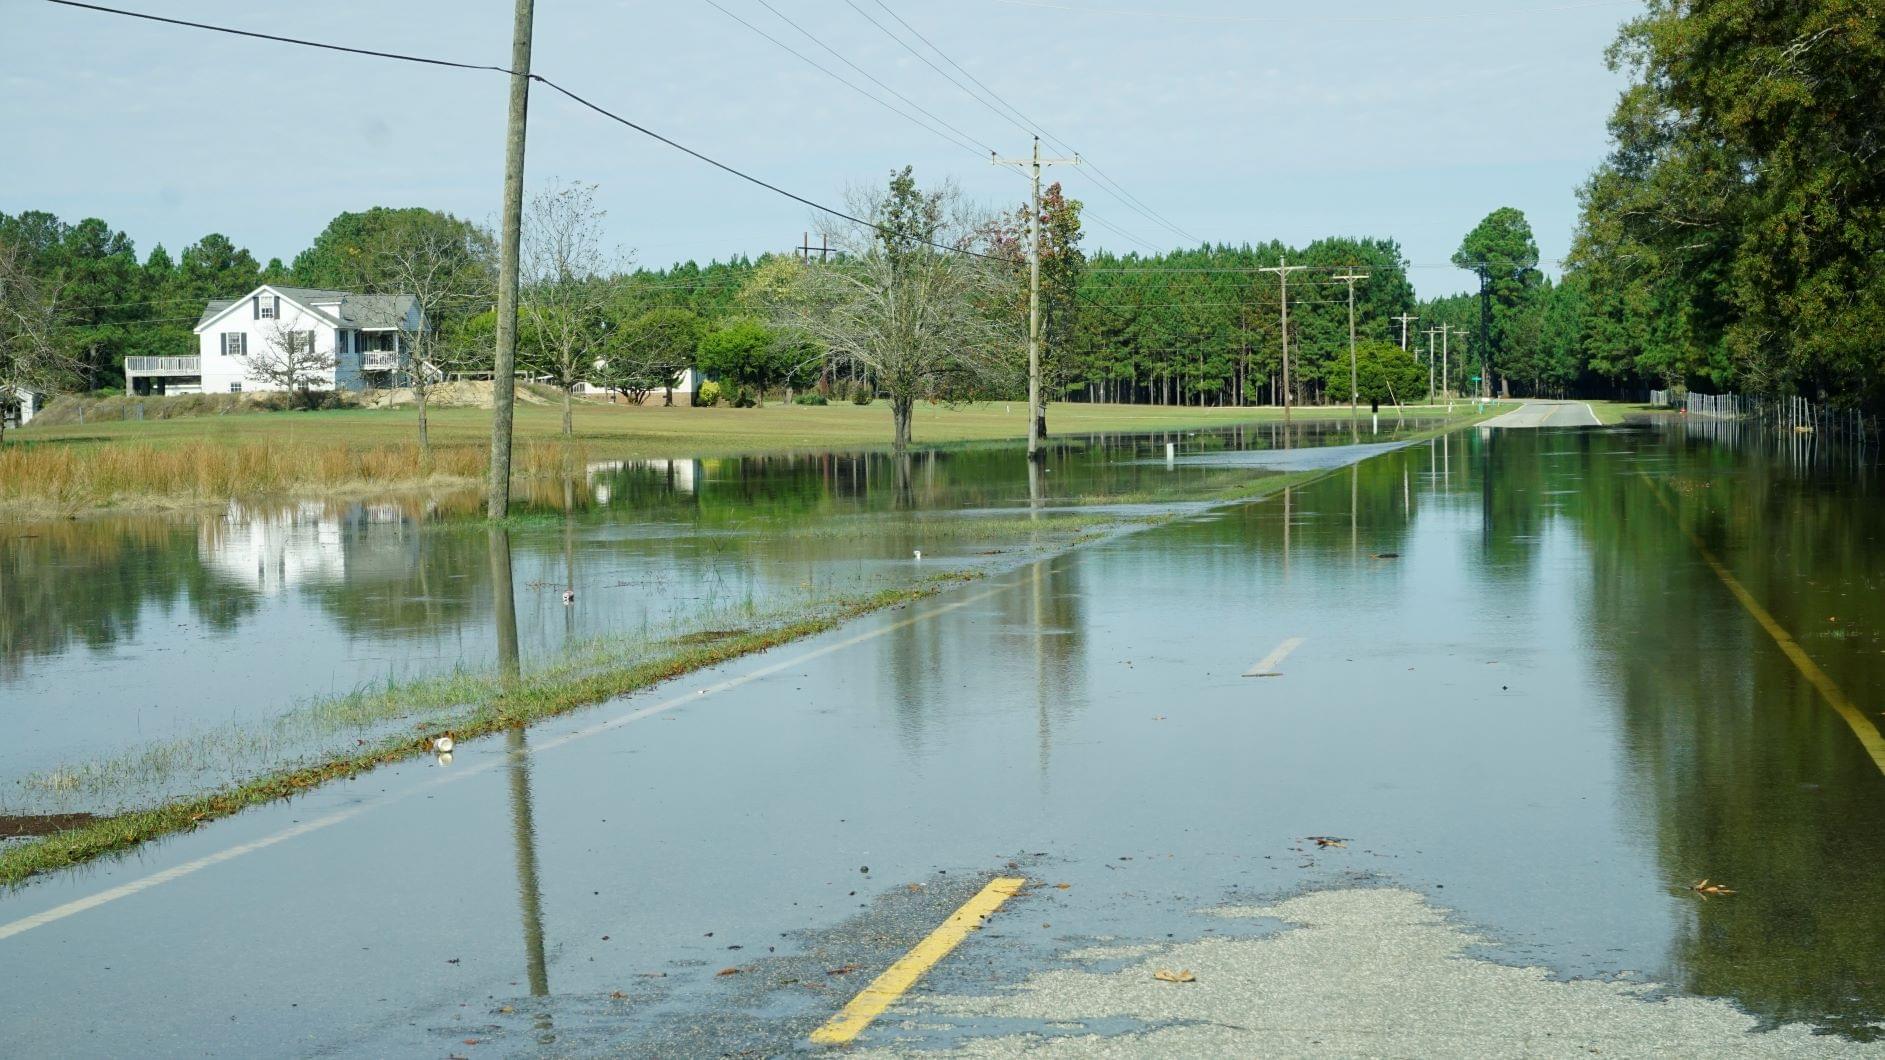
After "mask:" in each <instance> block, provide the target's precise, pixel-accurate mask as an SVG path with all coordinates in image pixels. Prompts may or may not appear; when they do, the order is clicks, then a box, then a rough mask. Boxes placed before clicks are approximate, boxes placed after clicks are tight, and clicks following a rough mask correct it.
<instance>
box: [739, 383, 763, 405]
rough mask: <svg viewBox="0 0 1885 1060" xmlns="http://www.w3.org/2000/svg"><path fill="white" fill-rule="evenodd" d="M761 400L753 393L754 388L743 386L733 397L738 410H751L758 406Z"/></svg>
mask: <svg viewBox="0 0 1885 1060" xmlns="http://www.w3.org/2000/svg"><path fill="white" fill-rule="evenodd" d="M759 400H760V399H759V396H758V395H757V394H754V393H753V388H752V387H747V386H743V387H741V388H740V389H739V391H738V392H736V393H735V394H734V395H733V407H734V408H736V409H750V408H753V407H754V406H756V405H758V404H759Z"/></svg>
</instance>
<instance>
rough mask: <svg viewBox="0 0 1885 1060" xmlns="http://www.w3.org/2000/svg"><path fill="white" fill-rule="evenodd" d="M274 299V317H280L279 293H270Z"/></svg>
mask: <svg viewBox="0 0 1885 1060" xmlns="http://www.w3.org/2000/svg"><path fill="white" fill-rule="evenodd" d="M270 297H272V298H274V299H275V319H276V320H280V319H281V295H278V294H277V295H271V296H270Z"/></svg>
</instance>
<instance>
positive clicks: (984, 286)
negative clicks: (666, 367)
mask: <svg viewBox="0 0 1885 1060" xmlns="http://www.w3.org/2000/svg"><path fill="white" fill-rule="evenodd" d="M849 205H850V207H851V214H852V215H853V216H856V217H860V218H864V219H866V220H868V221H869V222H870V225H869V226H862V225H859V226H853V227H850V228H845V229H842V230H840V231H838V232H837V233H835V236H836V238H835V240H834V242H835V243H836V245H837V246H838V247H839V249H840V255H839V258H838V260H837V261H834V262H830V263H827V264H823V265H820V266H818V267H816V268H807V269H805V270H803V272H802V274H801V284H802V286H801V287H800V290H799V293H798V294H796V295H795V296H794V297H791V298H789V299H785V300H782V301H781V302H780V303H779V304H778V306H777V308H776V309H775V311H774V313H775V315H774V319H775V321H777V322H779V323H780V324H781V325H782V326H784V327H788V328H791V329H793V330H794V331H797V332H800V333H802V334H807V335H809V336H811V339H812V341H810V342H807V343H803V344H802V346H803V348H804V349H805V350H806V351H807V353H808V354H809V355H811V356H822V355H823V351H824V350H827V349H828V350H831V351H833V352H834V353H836V354H837V355H839V356H842V357H844V358H847V359H848V360H850V361H852V362H853V363H855V364H857V365H859V366H860V367H862V368H863V369H865V370H866V371H867V372H868V373H869V374H870V376H871V378H872V379H874V380H875V381H876V384H877V386H878V387H880V388H881V389H882V390H883V391H884V392H885V393H886V394H887V395H888V396H889V398H890V412H891V421H892V430H893V432H894V433H893V439H894V444H895V446H896V448H897V449H898V450H900V451H901V450H903V449H906V448H908V446H909V443H910V423H911V416H912V413H913V412H914V410H915V407H916V401H917V399H918V398H930V399H932V400H950V399H953V398H956V397H958V396H962V395H965V394H971V393H978V392H980V393H986V392H987V391H988V390H989V389H992V388H997V387H1013V386H1014V384H1015V380H1016V366H1015V363H1014V362H1015V358H1014V356H1013V353H1014V350H1015V349H1017V342H1018V339H1019V334H1018V330H1017V328H1016V327H1015V326H1014V323H1013V321H1012V315H1011V314H1006V313H1002V312H1001V311H1000V307H1001V306H1002V304H1003V303H1004V302H1005V301H1006V300H1008V299H1009V298H1011V297H1012V293H1013V289H1012V287H1011V286H1009V284H1008V282H1007V280H1008V278H1007V277H1006V276H1005V275H1004V270H1002V269H1001V268H1000V267H999V266H998V265H994V264H991V262H990V261H989V260H988V259H987V258H986V257H984V256H983V255H982V253H981V252H980V251H979V250H977V248H978V246H981V245H985V244H984V243H983V241H982V239H981V234H982V233H983V232H984V231H985V230H986V227H985V224H984V222H983V221H982V219H980V218H977V217H974V216H972V215H970V213H969V212H968V211H967V210H966V209H965V208H964V207H963V206H962V204H961V201H960V196H959V194H958V193H957V192H956V191H955V189H954V188H953V187H951V186H948V185H945V186H943V187H942V188H939V189H937V190H935V191H928V192H926V191H923V190H922V189H920V188H918V187H917V186H916V183H915V180H914V179H913V178H912V176H911V171H910V169H909V167H907V166H906V167H905V168H904V169H903V170H902V171H901V172H897V173H892V174H891V178H890V183H889V186H888V187H887V188H886V189H884V190H883V191H874V190H860V191H858V192H856V193H854V194H853V195H852V197H851V202H850V203H849ZM972 250H975V251H976V252H975V253H966V252H968V251H972ZM702 352H703V354H704V353H705V352H706V351H705V348H704V347H703V350H702ZM1010 392H1012V391H1010Z"/></svg>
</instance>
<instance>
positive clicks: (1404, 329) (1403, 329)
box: [1388, 313, 1420, 352]
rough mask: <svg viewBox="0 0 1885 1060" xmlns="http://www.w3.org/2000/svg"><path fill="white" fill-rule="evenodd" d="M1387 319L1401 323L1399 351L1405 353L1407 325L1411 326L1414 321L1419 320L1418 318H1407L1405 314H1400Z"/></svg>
mask: <svg viewBox="0 0 1885 1060" xmlns="http://www.w3.org/2000/svg"><path fill="white" fill-rule="evenodd" d="M1388 319H1389V320H1398V321H1400V322H1401V350H1402V351H1403V352H1405V351H1406V349H1407V325H1409V324H1412V323H1413V322H1414V321H1416V320H1419V319H1420V318H1419V317H1414V316H1408V315H1407V314H1406V313H1402V314H1401V315H1400V316H1397V317H1389V318H1388Z"/></svg>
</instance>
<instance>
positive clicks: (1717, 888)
mask: <svg viewBox="0 0 1885 1060" xmlns="http://www.w3.org/2000/svg"><path fill="white" fill-rule="evenodd" d="M1689 890H1691V891H1694V892H1695V893H1696V894H1699V895H1701V896H1702V897H1703V898H1708V897H1711V896H1713V895H1722V894H1733V893H1734V891H1732V890H1730V889H1729V888H1727V887H1723V886H1722V885H1721V884H1719V883H1710V882H1708V879H1707V878H1706V877H1704V878H1702V879H1700V880H1697V881H1696V882H1695V883H1692V884H1690V885H1689Z"/></svg>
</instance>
